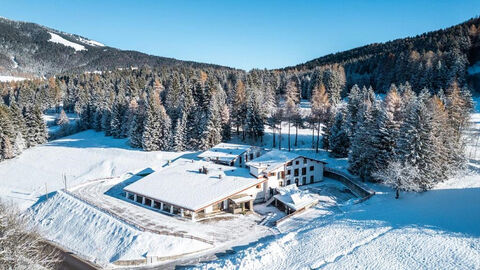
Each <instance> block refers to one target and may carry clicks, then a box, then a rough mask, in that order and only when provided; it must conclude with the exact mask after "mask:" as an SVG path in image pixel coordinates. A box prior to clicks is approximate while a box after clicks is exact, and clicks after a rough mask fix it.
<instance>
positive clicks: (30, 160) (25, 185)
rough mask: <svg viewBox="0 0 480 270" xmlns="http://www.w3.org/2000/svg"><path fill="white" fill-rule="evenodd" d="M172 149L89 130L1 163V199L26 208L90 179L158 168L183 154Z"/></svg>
mask: <svg viewBox="0 0 480 270" xmlns="http://www.w3.org/2000/svg"><path fill="white" fill-rule="evenodd" d="M180 155H181V153H172V152H144V151H138V150H137V149H131V148H130V147H129V146H128V145H127V140H126V139H112V138H110V137H105V136H104V135H103V133H97V132H95V131H93V130H88V131H84V132H80V133H77V134H74V135H72V136H68V137H65V138H62V139H59V140H55V141H52V142H49V143H47V144H44V145H41V146H36V147H33V148H30V149H27V150H25V151H24V152H23V153H22V154H21V155H20V156H18V157H16V158H14V159H11V160H6V161H3V162H1V163H0V179H2V180H3V181H2V184H1V186H0V198H1V199H2V200H4V201H14V202H15V203H16V204H18V205H19V206H20V208H21V209H26V208H28V207H29V206H31V205H32V204H33V203H35V202H36V201H37V198H38V197H39V196H41V195H43V194H45V193H46V191H47V192H52V191H55V190H58V189H61V188H64V187H65V184H64V181H63V177H62V175H63V174H65V175H66V178H67V187H72V186H75V185H78V184H80V183H83V182H85V181H88V180H92V179H96V178H104V177H111V176H119V175H123V174H125V173H127V172H136V171H140V170H143V169H145V168H147V167H150V168H157V167H161V166H162V165H164V164H165V163H166V162H167V161H168V160H169V159H170V160H171V159H174V158H176V157H178V156H180Z"/></svg>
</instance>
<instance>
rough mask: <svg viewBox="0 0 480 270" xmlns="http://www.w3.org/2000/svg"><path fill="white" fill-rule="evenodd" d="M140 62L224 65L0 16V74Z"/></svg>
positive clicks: (40, 74) (24, 74)
mask: <svg viewBox="0 0 480 270" xmlns="http://www.w3.org/2000/svg"><path fill="white" fill-rule="evenodd" d="M52 33H53V34H54V35H56V36H58V37H57V39H56V40H55V39H54V40H53V41H51V39H52ZM62 42H63V44H62ZM65 44H69V45H70V46H66V45H65ZM82 47H83V48H82ZM144 65H147V66H150V67H152V68H153V67H163V66H185V67H217V68H224V67H220V66H216V65H209V64H202V63H195V62H189V61H180V60H176V59H173V58H166V57H158V56H152V55H147V54H144V53H140V52H136V51H123V50H118V49H115V48H111V47H108V46H105V45H103V44H101V43H99V42H96V41H93V40H89V39H87V38H84V37H81V36H78V35H73V34H68V33H64V32H60V31H57V30H54V29H50V28H47V27H44V26H41V25H38V24H34V23H27V22H17V21H12V20H8V19H5V18H0V75H16V76H22V77H27V78H30V77H32V76H35V77H43V76H46V77H50V76H53V75H55V74H59V73H62V72H67V71H71V72H84V71H98V70H111V69H115V68H130V67H142V66H144Z"/></svg>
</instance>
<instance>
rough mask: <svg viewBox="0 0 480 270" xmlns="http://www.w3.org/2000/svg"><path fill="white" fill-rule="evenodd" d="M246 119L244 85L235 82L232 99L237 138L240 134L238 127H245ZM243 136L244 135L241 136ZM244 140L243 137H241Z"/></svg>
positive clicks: (239, 81)
mask: <svg viewBox="0 0 480 270" xmlns="http://www.w3.org/2000/svg"><path fill="white" fill-rule="evenodd" d="M246 117H247V98H246V92H245V85H244V83H243V82H242V81H241V80H237V82H236V85H235V96H234V99H233V119H232V120H233V124H234V125H235V127H236V129H237V136H238V135H239V134H240V127H243V126H244V125H245V118H246ZM243 135H245V133H244V134H243ZM243 139H245V136H243Z"/></svg>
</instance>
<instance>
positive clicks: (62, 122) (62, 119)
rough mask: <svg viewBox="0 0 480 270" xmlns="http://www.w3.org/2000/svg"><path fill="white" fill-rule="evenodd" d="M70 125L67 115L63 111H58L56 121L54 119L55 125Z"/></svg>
mask: <svg viewBox="0 0 480 270" xmlns="http://www.w3.org/2000/svg"><path fill="white" fill-rule="evenodd" d="M69 123H70V120H68V116H67V114H66V113H65V111H64V110H63V109H62V110H61V111H60V115H59V116H58V118H57V119H55V124H57V125H59V126H64V125H68V124H69Z"/></svg>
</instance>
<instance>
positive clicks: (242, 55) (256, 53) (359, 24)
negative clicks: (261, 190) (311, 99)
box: [0, 0, 480, 70]
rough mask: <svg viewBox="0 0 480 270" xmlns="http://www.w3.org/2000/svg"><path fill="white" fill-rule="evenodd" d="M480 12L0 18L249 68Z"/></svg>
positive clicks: (13, 6) (75, 7) (70, 6)
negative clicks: (33, 23)
mask: <svg viewBox="0 0 480 270" xmlns="http://www.w3.org/2000/svg"><path fill="white" fill-rule="evenodd" d="M479 14H480V1H479V0H472V1H470V0H465V1H461V0H459V1H442V0H437V1H423V0H419V1H411V0H403V1H360V0H357V1H334V0H330V1H303V0H302V1H293V0H292V1H282V0H277V1H228V0H223V1H199V0H198V1H183V0H176V1H143V0H131V1H122V0H117V1H90V0H83V1H78V0H68V1H61V0H56V1H52V0H42V1H24V0H11V1H4V0H0V16H3V17H7V18H9V19H14V20H22V21H29V22H35V23H39V24H42V25H46V26H48V27H51V28H54V29H58V30H62V31H65V32H69V33H75V34H79V35H82V36H85V37H88V38H91V39H94V40H97V41H100V42H102V43H105V44H106V45H108V46H111V47H116V48H120V49H129V50H138V51H141V52H145V53H149V54H154V55H159V56H166V57H173V58H177V59H181V60H193V61H199V62H206V63H214V64H220V65H226V66H231V67H236V68H242V69H247V70H248V69H251V68H278V67H285V66H290V65H295V64H299V63H303V62H305V61H308V60H311V59H314V58H317V57H320V56H322V55H326V54H329V53H333V52H338V51H343V50H347V49H351V48H354V47H358V46H362V45H366V44H369V43H373V42H384V41H388V40H392V39H396V38H402V37H406V36H412V35H417V34H420V33H423V32H426V31H431V30H436V29H439V28H445V27H448V26H451V25H454V24H457V23H460V22H462V21H465V20H467V19H469V18H471V17H474V16H477V15H479Z"/></svg>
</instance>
